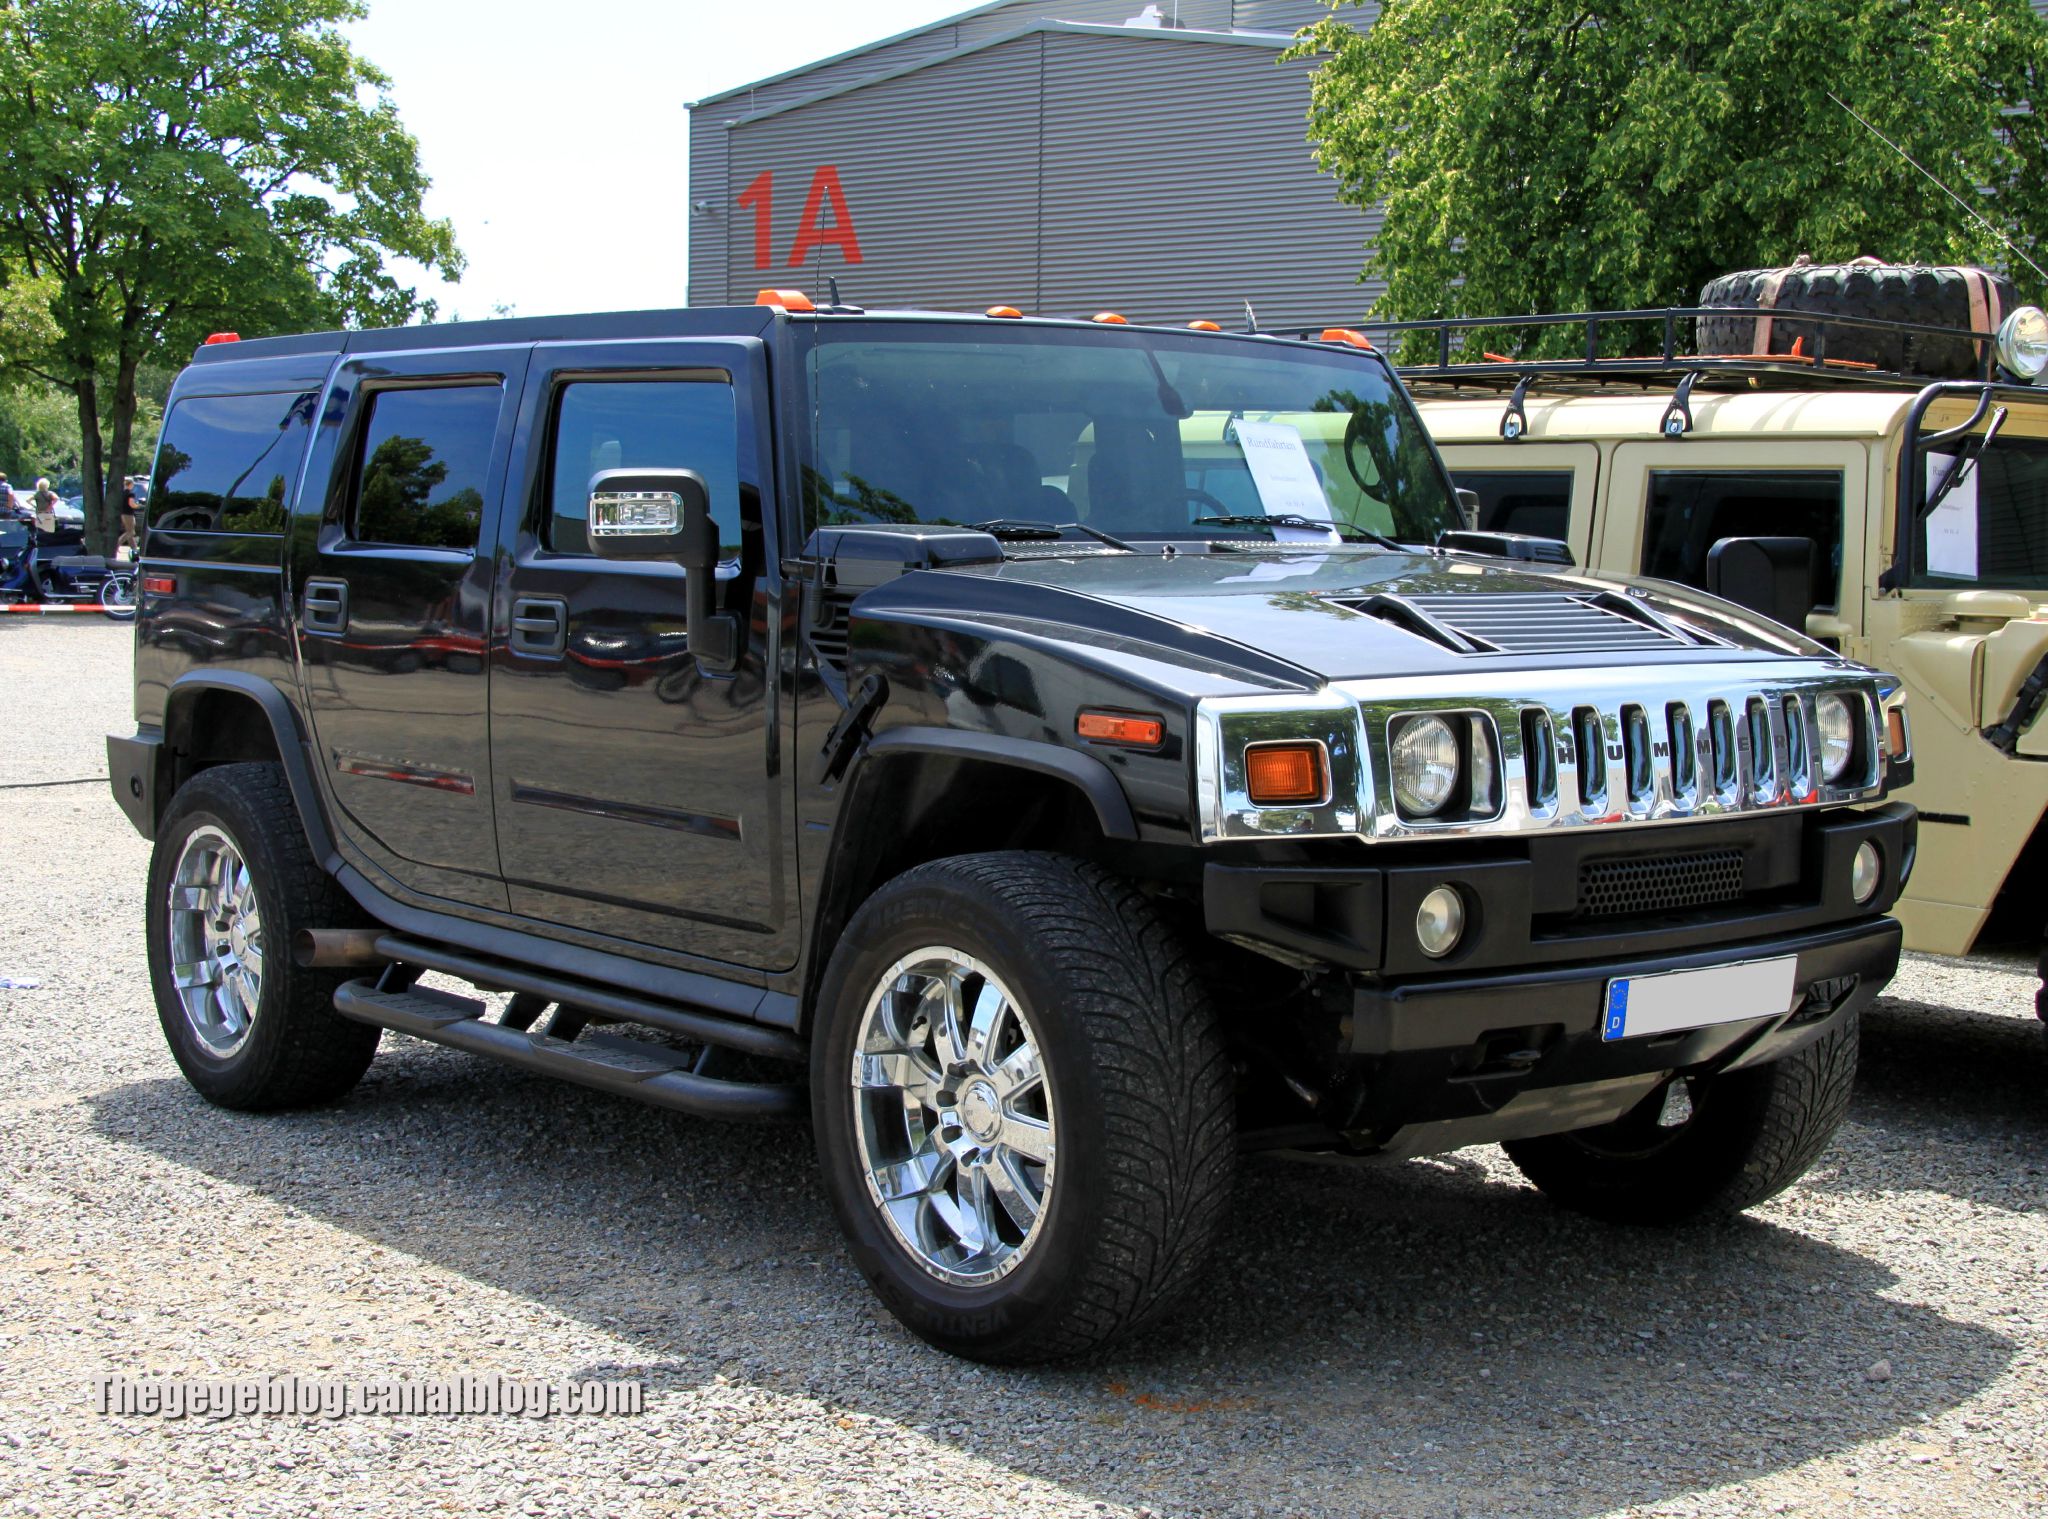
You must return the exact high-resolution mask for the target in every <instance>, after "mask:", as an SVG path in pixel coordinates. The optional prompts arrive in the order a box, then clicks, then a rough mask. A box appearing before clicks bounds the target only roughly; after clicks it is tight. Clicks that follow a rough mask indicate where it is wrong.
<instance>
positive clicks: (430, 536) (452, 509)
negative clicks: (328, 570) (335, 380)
mask: <svg viewBox="0 0 2048 1519" xmlns="http://www.w3.org/2000/svg"><path fill="white" fill-rule="evenodd" d="M498 401H499V387H498V386H496V385H463V386H451V387H448V388H445V389H423V390H383V391H378V392H376V393H375V394H374V395H372V396H371V398H370V413H369V416H368V417H367V418H366V419H365V422H364V425H363V434H362V442H361V445H360V448H359V451H358V452H357V454H356V477H355V479H356V485H355V496H354V499H353V500H352V501H351V502H350V503H349V516H348V530H349V536H350V537H352V538H354V539H355V540H356V541H357V542H359V543H393V544H403V545H406V546H409V547H415V548H445V549H474V548H475V547H476V542H477V531H478V528H479V526H480V525H481V524H482V522H483V515H484V482H485V481H486V480H487V479H488V478H489V476H490V467H491V445H492V443H493V441H494V440H495V438H496V436H497V431H498Z"/></svg>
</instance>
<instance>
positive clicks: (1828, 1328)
mask: <svg viewBox="0 0 2048 1519" xmlns="http://www.w3.org/2000/svg"><path fill="white" fill-rule="evenodd" d="M25 623H26V624H27V625H24V624H25ZM129 639H130V634H129V631H128V630H127V629H125V628H122V627H119V626H116V625H112V624H108V623H104V622H101V621H99V620H97V619H86V618H78V619H65V620H64V621H62V622H61V623H58V622H52V623H50V624H44V623H40V622H37V623H28V620H27V619H15V618H7V619H0V723H4V725H5V726H4V730H0V731H4V734H5V736H4V739H0V839H4V840H5V842H6V866H5V872H4V875H0V924H4V927H0V978H14V979H16V980H18V981H33V982H36V983H38V984H37V985H35V986H34V987H33V988H31V989H15V990H0V1017H4V1019H5V1026H6V1028H7V1030H8V1037H7V1038H6V1040H5V1041H4V1043H0V1293H4V1300H5V1303H6V1308H5V1311H4V1313H0V1514H8V1515H12V1514H66V1515H70V1514H99V1513H109V1514H157V1513H162V1514H178V1515H186V1514H201V1513H211V1512H228V1511H232V1512H237V1513H243V1514H300V1513H322V1512H330V1511H336V1510H345V1511H347V1512H350V1513H363V1514H387V1513H388V1514H401V1513H402V1514H407V1515H417V1514H422V1513H427V1512H444V1513H468V1512H498V1513H508V1514H543V1513H545V1514H556V1513H577V1514H580V1513H589V1514H602V1515H606V1516H613V1515H617V1514H620V1513H651V1514H728V1513H750V1514H751V1513H763V1514H792V1515H809V1514H849V1515H866V1514H934V1515H940V1514H943V1515H949V1516H955V1515H958V1516H966V1515H975V1514H990V1515H1013V1514H1014V1515H1025V1514H1029V1515H1037V1514H1060V1515H1095V1514H1100V1513H1104V1512H1109V1513H1119V1514H1122V1513H1136V1514H1145V1513H1152V1514H1157V1515H1180V1514H1215V1515H1240V1514H1273V1515H1295V1514H1318V1515H1320V1514H1330V1515H1360V1514H1389V1515H1402V1516H1420V1515H1453V1514H1456V1515H1475V1516H1494V1515H1532V1516H1543V1519H1552V1516H1555V1519H1564V1516H1582V1515H1596V1514H1605V1513H1617V1512H1619V1513H1631V1514H1671V1515H1679V1514H1714V1515H1724V1514H1725V1515H1745V1516H1746V1515H1756V1514H1767V1513H1810V1514H1859V1515H1860V1514H1875V1513H1884V1514H1929V1515H1948V1514H1954V1515H1967V1516H1971V1519H1980V1516H1985V1515H1994V1514H1995V1515H2008V1514H2011V1515H2048V1058H2044V1055H2043V1042H2042V1038H2041V1030H2040V1027H2039V1025H2038V1023H2037V1022H2036V1020H2035V1019H2034V1017H2033V1015H2032V999H2031V990H2032V984H2033V983H2032V979H2031V975H2030V973H2029V968H2028V966H2027V965H2026V964H2025V963H2024V962H2022V961H2019V960H2011V961H2004V962H2000V961H1981V960H1980V961H1972V962H1969V963H1966V964H1958V963H1955V962H1944V961H1936V960H1929V959H1918V958H1916V959H1914V960H1913V961H1912V962H1911V963H1910V964H1909V965H1908V966H1907V967H1906V969H1905V971H1904V972H1903V973H1902V975H1901V977H1900V979H1899V981H1898V982H1897V983H1896V985H1895V987H1894V989H1893V995H1892V996H1891V997H1890V998H1888V999H1887V1000H1885V1001H1884V1002H1882V1003H1880V1004H1879V1006H1878V1008H1877V1010H1876V1011H1875V1012H1874V1013H1873V1014H1872V1015H1871V1016H1870V1017H1869V1018H1868V1019H1867V1021H1866V1023H1865V1028H1864V1037H1865V1043H1864V1066H1863V1073H1862V1078H1861V1081H1860V1084H1859V1087H1858V1092H1857V1097H1856V1102H1855V1106H1854V1108H1853V1110H1852V1113H1851V1115H1850V1120H1849V1123H1848V1124H1847V1126H1846V1127H1845V1128H1844V1129H1843V1131H1842V1133H1841V1135H1840V1137H1839V1138H1838V1140H1837V1141H1836V1143H1835V1146H1834V1148H1833V1149H1832V1150H1831V1151H1830V1152H1829V1153H1828V1154H1827V1155H1826V1156H1825V1157H1824V1158H1823V1160H1822V1161H1821V1163H1820V1165H1819V1166H1818V1167H1817V1168H1816V1169H1815V1170H1814V1171H1813V1172H1812V1173H1811V1174H1810V1175H1809V1176H1808V1177H1807V1178H1806V1181H1805V1182H1804V1184H1803V1185H1801V1186H1800V1187H1798V1188H1797V1189H1795V1190H1794V1191H1793V1192H1791V1193H1790V1194H1788V1195H1786V1196H1784V1197H1782V1198H1780V1199H1778V1200H1777V1201H1776V1202H1774V1203H1772V1204H1771V1205H1769V1206H1768V1207H1766V1208H1764V1209H1762V1210H1760V1211H1759V1212H1758V1213H1757V1214H1756V1215H1754V1216H1753V1217H1751V1218H1748V1219H1746V1220H1744V1221H1741V1222H1737V1223H1732V1224H1727V1225H1720V1226H1714V1227H1705V1228H1695V1229H1688V1230H1684V1231H1679V1232H1674V1233H1636V1232H1628V1231H1624V1230H1619V1229H1613V1228H1607V1227H1603V1226H1599V1225H1595V1224H1591V1223H1588V1222H1585V1221H1583V1220H1580V1219H1577V1218H1574V1217H1571V1216H1568V1215H1566V1214H1563V1213H1561V1212H1559V1211H1557V1210H1556V1209H1554V1208H1552V1207H1551V1206H1549V1205H1548V1204H1546V1203H1545V1202H1544V1201H1543V1200H1542V1199H1541V1198H1540V1197H1539V1196H1538V1195H1537V1194H1536V1193H1535V1192H1533V1191H1532V1190H1530V1189H1529V1188H1528V1187H1527V1186H1525V1185H1523V1184H1522V1183H1521V1181H1520V1180H1519V1178H1518V1177H1517V1176H1516V1174H1515V1173H1514V1172H1513V1170H1512V1168H1511V1167H1509V1166H1508V1165H1507V1163H1506V1161H1505V1160H1504V1159H1503V1158H1502V1157H1501V1156H1500V1155H1499V1153H1498V1152H1497V1151H1491V1150H1473V1151H1467V1152H1463V1153H1460V1154H1458V1155H1454V1156H1450V1157H1447V1158H1443V1159H1439V1160H1433V1161H1426V1162H1409V1163H1405V1164H1397V1165H1387V1166H1378V1167H1338V1166H1326V1165H1314V1164H1303V1163H1299V1162H1289V1161H1280V1160H1259V1161H1255V1162H1252V1163H1249V1164H1247V1166H1246V1167H1245V1169H1244V1171H1243V1174H1242V1179H1241V1186H1240V1191H1239V1196H1238V1201H1237V1204H1236V1208H1235V1213H1234V1218H1233V1223H1232V1226H1231V1229H1230V1231H1229V1236H1228V1239H1227V1241H1226V1243H1225V1247H1224V1250H1223V1255H1222V1258H1221V1259H1220V1260H1219V1261H1218V1263H1217V1266H1216V1269H1215V1271H1214V1272H1213V1273H1212V1275H1211V1276H1210V1278H1209V1281H1208V1285H1207V1287H1206V1290H1205V1296H1204V1298H1203V1300H1202V1301H1201V1302H1200V1303H1198V1304H1197V1305H1196V1306H1195V1307H1194V1308H1193V1309H1192V1310H1191V1311H1188V1312H1186V1313H1184V1314H1183V1315H1181V1317H1180V1318H1179V1319H1178V1320H1177V1321H1176V1322H1175V1323H1173V1324H1172V1325H1171V1326H1169V1327H1168V1328H1167V1329H1166V1330H1165V1331H1164V1332H1162V1333H1159V1334H1157V1335H1155V1336H1153V1337H1152V1338H1150V1339H1147V1340H1145V1341H1143V1342H1141V1343H1139V1344H1137V1345H1135V1346H1133V1347H1130V1348H1128V1349H1126V1350H1124V1351H1122V1352H1119V1353H1117V1354H1115V1355H1114V1356H1113V1357H1111V1358H1108V1359H1104V1360H1100V1361H1098V1362H1094V1363H1090V1364H1083V1365H1079V1366H1072V1367H1063V1368H1059V1369H1055V1370H1050V1371H1039V1372H1031V1373H997V1372H993V1371H985V1370H980V1369H977V1368H974V1367H971V1366H969V1365H966V1364H964V1363H960V1362H955V1361H951V1360H948V1359H946V1358H944V1357H941V1356H939V1355H938V1354H936V1353H935V1352H932V1351H930V1350H928V1349H926V1348H925V1347H924V1346H922V1345H921V1344H920V1343H918V1342H917V1341H914V1340H913V1339H911V1338H910V1337H909V1336H908V1335H907V1334H905V1333H904V1332H902V1331H901V1330H899V1329H898V1328H897V1327H896V1325H895V1323H894V1321H893V1320H890V1319H889V1318H888V1317H887V1316H886V1315H885V1314H884V1313H883V1312H882V1311H881V1310H880V1309H879V1308H878V1307H877V1306H876V1304H875V1303H874V1301H873V1299H872V1297H871V1295H870V1294H869V1292H868V1290H867V1288H866V1286H865V1284H863V1283H862V1282H861V1281H859V1280H858V1279H857V1278H856V1277H855V1275H854V1273H853V1271H852V1269H851V1267H850V1266H849V1264H848V1263H847V1261H846V1259H845V1257H844V1256H843V1254H842V1252H841V1250H840V1247H839V1243H838V1239H837V1235H836V1232H835V1229H834V1226H833V1223H832V1220H831V1217H830V1214H829V1211H828V1209H827V1206H826V1203H825V1200H824V1197H823V1194H822V1192H821V1190H820V1188H819V1186H818V1184H817V1182H816V1180H815V1179H814V1176H813V1173H812V1166H811V1160H810V1136H809V1134H808V1132H807V1131H806V1130H804V1129H802V1128H766V1129H757V1128H741V1127H731V1126H721V1125H718V1124H713V1123H707V1122H695V1121H689V1120H684V1119H680V1118H675V1117H671V1116H668V1115H665V1114H661V1113H658V1112H655V1111H652V1110H648V1109H643V1108H640V1107H636V1106H634V1105H631V1104H629V1103H626V1102H624V1101H619V1100H614V1099H611V1098H606V1097H601V1096H597V1095H594V1094H589V1093H585V1092H582V1091H579V1090H577V1089H574V1088H571V1087H567V1086H560V1085H555V1084H551V1083H549V1082H547V1081H544V1080H542V1079H540V1078H537V1077H530V1076H526V1075H523V1074H520V1073H517V1072H513V1071H510V1070H507V1069H503V1068H500V1067H496V1066H493V1065H489V1064H486V1063H484V1062H482V1061H478V1060H475V1059H472V1058H470V1057H466V1056H463V1055H460V1054H456V1053H454V1052H451V1051H445V1050H440V1049H437V1048H435V1047H432V1046H428V1045H424V1044H420V1043H417V1042H414V1041H411V1040H407V1039H403V1038H400V1037H398V1036H395V1035H387V1036H386V1038H385V1044H384V1050H383V1053H382V1054H381V1055H380V1056H379V1058H378V1060H377V1062H376V1064H375V1065H374V1066H373V1067H372V1069H371V1073H370V1075H369V1077H368V1079H367V1080H365V1081H364V1083H363V1084H362V1085H361V1086H360V1087H359V1088H358V1089H357V1090H356V1091H355V1092H354V1093H353V1094H352V1095H351V1096H350V1097H349V1098H348V1099H347V1100H346V1101H344V1102H343V1103H341V1104H340V1105H338V1106H337V1107H334V1108H332V1109H328V1110H323V1111H318V1112H308V1113H297V1114H289V1115H280V1116H275V1117H267V1118H250V1117H244V1116H239V1115H235V1114H230V1113H225V1112H220V1111H217V1110H215V1109H212V1108H209V1107H208V1106H206V1105H205V1104H204V1103H203V1102H201V1101H200V1100H199V1099H198V1098H197V1097H196V1096H195V1095H194V1094H193V1093H192V1092H191V1091H190V1090H189V1089H188V1088H187V1087H186V1086H185V1084H184V1083H183V1081H182V1080H181V1079H180V1078H179V1076H178V1073H177V1070H176V1068H175V1067H174V1066H173V1064H172V1062H171V1059H170V1057H169V1055H168V1054H167V1053H166V1051H165V1048H164V1045H163V1041H162V1038H161V1036H160V1034H159V1032H158V1029H157V1025H156V1018H155V1014H154V1012H153V1010H152V1008H151V1005H150V1000H149V994H148V987H147V981H146V977H145V972H144V966H143V948H142V927H141V910H142V909H141V891H142V880H143V871H144V867H145V862H146V859H147V855H148V849H147V846H146V845H144V844H143V843H142V842H141V841H140V840H139V839H138V838H136V836H135V835H134V834H133V832H132V831H131V830H130V829H129V827H128V825H127V823H126V821H125V820H124V819H123V818H122V816H121V815H120V813H119V811H118V810H117V809H116V808H115V806H114V804H113V802H112V801H111V800H110V799H109V797H108V794H107V790H106V787H105V784H104V782H103V781H102V780H100V777H102V776H103V775H104V773H105V763H106V762H105V755H104V751H103V749H102V747H101V740H102V735H103V734H104V733H106V732H107V731H108V730H110V729H121V728H126V727H127V726H129V684H128V672H129ZM493 1371H497V1372H503V1373H505V1374H507V1375H517V1376H521V1377H541V1378H550V1379H554V1378H567V1377H592V1376H603V1377H623V1378H637V1379H639V1380H641V1381H642V1382H643V1383H644V1384H645V1385H646V1388H647V1402H646V1407H645V1410H644V1412H642V1413H641V1414H639V1415H637V1416H628V1417H575V1418H569V1417H563V1418H556V1419H551V1420H547V1421H544V1422H532V1421H525V1420H519V1419H513V1418H492V1417H488V1416H473V1417H468V1418H462V1419H447V1418H441V1419H436V1418H429V1417H425V1416H417V1417H402V1416H401V1417H380V1416H370V1415H364V1416H355V1417H349V1418H344V1419H339V1420H335V1421H332V1422H323V1421H320V1420H317V1419H299V1418H240V1419H227V1420H222V1421H205V1420H200V1421H194V1420H182V1421H180V1420H171V1419H163V1418H121V1417H114V1416H105V1415H99V1414H95V1413H94V1412H92V1410H91V1406H90V1403H89V1401H88V1389H89V1386H90V1384H91V1382H92V1379H93V1378H94V1377H96V1376H99V1375H102V1374H105V1373H120V1374H125V1375H128V1376H144V1375H151V1376H183V1377H205V1378H220V1377H253V1376H264V1375H270V1374H300V1375H307V1376H322V1377H346V1378H351V1379H358V1378H359V1379H370V1378H378V1377H400V1378H406V1379H414V1380H417V1379H424V1378H430V1377H439V1376H448V1375H457V1374H488V1373H490V1372H493Z"/></svg>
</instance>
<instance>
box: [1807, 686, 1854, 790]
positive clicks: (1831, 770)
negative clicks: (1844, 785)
mask: <svg viewBox="0 0 2048 1519" xmlns="http://www.w3.org/2000/svg"><path fill="white" fill-rule="evenodd" d="M1813 712H1814V718H1815V720H1816V725H1817V726H1818V727H1819V729H1820V777H1821V779H1822V780H1824V781H1836V780H1840V779H1841V777H1842V772H1843V771H1845V770H1847V769H1848V768H1849V761H1850V760H1852V759H1853V758H1855V756H1856V715H1855V714H1854V713H1853V712H1851V711H1850V710H1849V703H1848V702H1847V700H1845V699H1844V698H1842V697H1840V696H1837V695H1835V694H1834V693H1833V692H1832V691H1830V692H1829V693H1827V694H1826V695H1825V696H1823V697H1821V699H1820V700H1819V701H1817V702H1815V703H1814V704H1813Z"/></svg>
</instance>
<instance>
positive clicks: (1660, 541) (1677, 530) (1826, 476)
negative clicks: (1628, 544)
mask: <svg viewBox="0 0 2048 1519" xmlns="http://www.w3.org/2000/svg"><path fill="white" fill-rule="evenodd" d="M1723 538H1811V539H1812V540H1813V591H1812V602H1811V605H1812V606H1816V607H1832V606H1833V605H1835V587H1836V586H1838V585H1840V584H1841V582H1842V476H1841V473H1840V472H1839V471H1835V470H1830V471H1821V470H1785V471H1781V472H1775V473H1770V474H1738V473H1735V472H1733V471H1725V470H1724V471H1700V472H1697V473H1695V472H1692V471H1685V470H1652V471H1651V473H1650V500H1649V509H1648V512H1647V515H1646V516H1645V519H1644V524H1643V573H1644V574H1645V575H1654V576H1656V577H1657V578H1658V579H1659V580H1676V581H1680V582H1682V583H1683V584H1686V585H1690V586H1698V587H1700V588H1701V589H1702V590H1704V589H1705V588H1706V584H1707V553H1708V551H1709V550H1710V549H1712V548H1713V546H1714V545H1715V544H1716V543H1718V542H1719V541H1720V540H1721V539H1723Z"/></svg>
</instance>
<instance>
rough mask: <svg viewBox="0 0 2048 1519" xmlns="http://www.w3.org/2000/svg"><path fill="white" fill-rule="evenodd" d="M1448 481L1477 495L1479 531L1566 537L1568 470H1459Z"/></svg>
mask: <svg viewBox="0 0 2048 1519" xmlns="http://www.w3.org/2000/svg"><path fill="white" fill-rule="evenodd" d="M1451 479H1452V480H1453V481H1455V482H1456V483H1457V484H1458V485H1460V486H1462V487H1464V488H1465V489H1466V490H1468V491H1476V492H1477V493H1478V495H1479V528H1480V531H1481V532H1486V533H1528V534H1530V535H1531V536H1533V537H1537V538H1564V537H1567V536H1569V533H1570V529H1571V525H1572V472H1571V471H1570V470H1568V469H1526V470H1512V471H1510V470H1495V469H1459V470H1453V471H1451Z"/></svg>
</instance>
